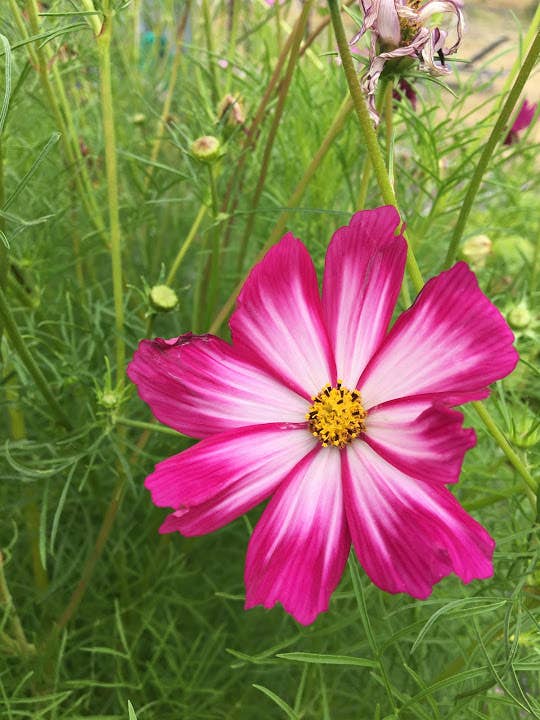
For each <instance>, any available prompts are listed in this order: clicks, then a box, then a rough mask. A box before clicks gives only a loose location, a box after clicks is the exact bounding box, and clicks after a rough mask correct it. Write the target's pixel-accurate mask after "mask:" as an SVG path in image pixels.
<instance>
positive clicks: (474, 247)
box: [461, 235, 493, 270]
mask: <svg viewBox="0 0 540 720" xmlns="http://www.w3.org/2000/svg"><path fill="white" fill-rule="evenodd" d="M492 250H493V245H492V242H491V240H490V239H489V238H488V236H487V235H475V236H474V237H470V238H469V239H468V240H466V241H465V242H464V243H463V247H462V249H461V252H462V253H463V257H464V258H465V260H466V261H467V262H468V263H469V265H470V266H471V267H472V268H473V269H474V270H480V269H482V268H483V267H484V266H485V264H486V260H487V258H488V256H489V255H491V252H492Z"/></svg>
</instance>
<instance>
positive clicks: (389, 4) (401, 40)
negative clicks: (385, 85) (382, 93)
mask: <svg viewBox="0 0 540 720" xmlns="http://www.w3.org/2000/svg"><path fill="white" fill-rule="evenodd" d="M360 3H361V5H362V9H363V11H364V22H363V24H362V27H361V29H360V31H359V32H358V34H357V35H356V36H355V37H354V38H353V40H352V42H353V43H354V42H356V41H357V40H358V39H359V38H361V37H362V35H364V33H366V32H367V31H368V30H369V31H370V32H371V45H370V53H369V54H370V64H369V68H368V70H367V73H366V76H365V78H364V83H363V84H364V89H365V91H366V93H367V95H368V99H369V107H370V112H371V114H372V117H373V118H374V119H375V120H376V121H378V116H377V113H376V110H375V88H376V86H377V82H378V80H379V77H380V75H381V73H382V71H383V69H384V66H385V64H386V63H387V62H388V61H389V60H392V59H395V60H399V59H403V58H413V59H415V60H416V59H419V60H420V62H421V65H422V68H423V69H425V70H427V71H428V72H429V73H430V74H431V75H446V74H448V72H449V70H448V68H447V67H446V66H445V64H444V58H445V56H446V55H450V54H452V53H454V52H456V50H457V48H458V46H459V43H460V42H461V36H462V32H463V15H462V12H461V7H462V5H463V3H462V0H427V2H426V1H425V0H360ZM438 13H451V14H453V15H455V16H456V19H457V28H456V29H457V39H456V42H455V43H454V44H453V45H451V46H450V47H445V43H446V39H447V36H448V33H447V32H446V31H445V30H441V29H440V28H438V27H435V28H433V27H430V26H429V21H430V20H431V18H432V17H433V15H437V14H438ZM435 55H438V56H439V59H440V61H441V62H440V64H435V62H434V57H435Z"/></svg>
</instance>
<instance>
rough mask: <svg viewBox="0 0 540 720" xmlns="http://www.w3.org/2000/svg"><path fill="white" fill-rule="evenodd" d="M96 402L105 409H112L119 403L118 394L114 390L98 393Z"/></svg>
mask: <svg viewBox="0 0 540 720" xmlns="http://www.w3.org/2000/svg"><path fill="white" fill-rule="evenodd" d="M98 402H99V404H100V405H101V406H102V407H104V408H105V409H106V410H114V409H115V408H116V407H118V405H119V404H120V396H119V395H118V393H116V392H115V391H114V390H105V391H104V392H100V393H98Z"/></svg>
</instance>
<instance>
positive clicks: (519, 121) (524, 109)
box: [504, 100, 538, 145]
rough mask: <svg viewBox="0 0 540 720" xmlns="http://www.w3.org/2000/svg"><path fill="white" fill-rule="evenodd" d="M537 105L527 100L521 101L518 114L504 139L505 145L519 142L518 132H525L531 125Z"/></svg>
mask: <svg viewBox="0 0 540 720" xmlns="http://www.w3.org/2000/svg"><path fill="white" fill-rule="evenodd" d="M537 107H538V103H530V102H529V101H528V100H524V101H523V105H522V106H521V108H520V111H519V112H518V114H517V116H516V119H515V120H514V124H513V125H512V127H511V128H510V130H509V131H508V135H507V136H506V137H505V139H504V144H505V145H512V144H513V143H516V142H517V141H518V140H519V137H518V132H519V131H520V130H525V129H526V128H528V127H529V125H530V124H531V123H532V121H533V118H534V115H535V113H536V108H537Z"/></svg>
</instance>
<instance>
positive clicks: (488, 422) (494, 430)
mask: <svg viewBox="0 0 540 720" xmlns="http://www.w3.org/2000/svg"><path fill="white" fill-rule="evenodd" d="M472 406H473V407H474V409H475V410H476V412H477V413H478V416H479V417H480V419H481V420H482V422H483V423H484V425H485V426H486V428H487V429H488V431H489V433H490V435H491V436H492V437H493V438H494V440H496V441H497V444H498V446H499V447H500V448H501V450H502V451H503V453H504V454H505V455H506V458H507V460H508V462H509V463H510V464H511V465H512V466H513V467H514V468H515V469H516V470H517V472H518V474H519V475H520V476H521V478H522V479H523V480H524V481H525V484H526V485H527V487H528V488H530V489H531V490H532V491H533V492H536V491H537V487H538V486H537V483H536V480H535V479H534V478H533V476H532V475H531V474H530V472H529V471H528V470H527V468H526V467H525V464H524V463H523V461H522V460H521V458H520V457H519V455H518V454H517V453H516V451H515V450H514V449H513V448H512V446H511V445H510V443H509V442H508V440H507V439H506V437H505V436H504V433H503V432H502V430H500V428H499V427H498V426H497V424H496V423H495V421H494V420H493V418H492V417H491V415H490V414H489V412H488V410H487V409H486V407H485V406H484V405H483V404H482V403H481V402H478V401H476V402H473V403H472Z"/></svg>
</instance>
